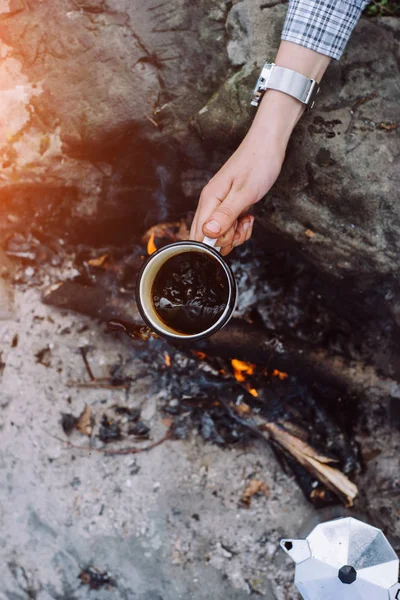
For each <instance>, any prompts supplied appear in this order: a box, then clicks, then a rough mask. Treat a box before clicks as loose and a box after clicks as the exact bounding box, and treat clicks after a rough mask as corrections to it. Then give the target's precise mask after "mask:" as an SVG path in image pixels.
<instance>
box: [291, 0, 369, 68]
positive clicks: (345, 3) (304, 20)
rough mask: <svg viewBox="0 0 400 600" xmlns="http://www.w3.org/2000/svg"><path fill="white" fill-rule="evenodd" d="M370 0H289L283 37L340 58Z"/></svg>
mask: <svg viewBox="0 0 400 600" xmlns="http://www.w3.org/2000/svg"><path fill="white" fill-rule="evenodd" d="M368 2H369V0H353V1H352V2H351V1H350V0H289V7H288V12H287V15H286V20H285V24H284V26H283V31H282V40H285V41H287V42H293V43H295V44H300V46H305V47H306V48H310V50H315V51H316V52H319V53H320V54H325V55H327V56H330V57H331V58H335V59H339V58H340V57H341V56H342V53H343V51H344V49H345V47H346V44H347V42H348V40H349V38H350V36H351V34H352V31H353V29H354V27H355V26H356V24H357V22H358V20H359V18H360V16H361V13H362V11H363V8H364V7H365V6H366V5H367V4H368Z"/></svg>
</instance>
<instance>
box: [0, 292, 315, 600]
mask: <svg viewBox="0 0 400 600" xmlns="http://www.w3.org/2000/svg"><path fill="white" fill-rule="evenodd" d="M81 346H89V347H90V348H91V351H90V353H89V359H90V363H91V366H92V369H93V371H94V373H95V375H96V376H98V377H99V376H104V375H106V374H107V368H108V367H109V366H111V365H113V364H115V363H116V362H118V361H119V360H120V359H121V357H122V359H123V360H124V361H127V362H129V364H130V367H129V368H130V375H131V376H133V377H135V374H136V376H137V377H138V378H137V381H136V383H135V384H134V385H133V386H132V388H131V390H130V391H129V392H126V390H108V389H86V388H80V387H77V386H74V385H72V386H71V382H82V381H87V373H86V370H85V367H84V364H83V361H82V356H81V354H80V352H79V347H81ZM0 347H1V352H2V355H1V356H2V362H3V363H4V364H5V366H4V369H3V372H2V375H0V378H1V379H0V381H1V389H0V402H1V412H0V419H1V421H0V428H1V431H2V435H1V438H0V465H1V470H2V473H1V476H0V482H1V483H0V490H1V491H0V494H1V498H0V502H1V509H0V530H1V534H0V548H1V549H0V560H1V562H2V564H3V565H4V566H3V569H2V578H1V583H0V598H1V600H3V599H4V600H5V599H7V600H20V599H21V600H22V599H25V598H35V599H37V600H46V599H50V598H54V599H57V600H61V599H63V600H67V599H68V600H73V599H77V600H78V599H83V598H98V599H102V598H116V599H119V598H127V599H128V598H129V599H131V598H132V599H138V600H139V599H140V600H161V599H162V600H176V599H177V598H195V599H196V600H201V599H203V598H204V599H205V598H210V597H213V598H216V599H218V598H226V597H229V598H231V599H241V598H245V597H247V596H248V595H249V594H251V593H256V594H257V593H258V594H261V595H263V596H264V597H265V598H271V599H273V598H276V599H278V600H283V599H286V598H295V597H296V594H295V593H294V589H293V587H292V584H291V581H292V574H293V569H292V567H291V566H289V564H290V563H289V559H288V558H287V557H286V556H285V555H284V554H283V552H281V551H280V550H279V539H280V538H281V537H285V536H294V535H296V534H297V533H298V532H299V530H300V528H301V526H302V524H303V525H304V523H307V522H310V519H311V521H313V519H316V518H318V517H317V516H316V511H314V509H313V508H312V507H311V506H310V505H309V504H308V503H307V502H306V501H305V499H304V498H303V495H302V493H301V491H300V490H299V488H298V486H297V485H296V483H295V482H294V480H293V479H291V478H290V477H288V476H286V475H285V474H284V473H283V472H282V469H281V466H280V465H279V464H278V463H277V461H276V459H275V457H274V455H273V453H272V451H271V450H269V449H268V448H265V447H264V446H259V445H258V444H257V443H254V444H253V445H252V446H250V448H249V449H248V450H247V451H243V449H236V448H229V449H222V448H219V447H216V446H213V445H210V444H206V443H205V442H204V441H203V440H202V439H201V438H200V437H199V436H198V435H196V434H195V433H193V435H192V437H191V439H190V441H175V440H168V441H166V442H165V443H164V444H162V445H160V446H159V447H157V448H154V449H153V450H151V451H150V452H148V453H143V454H139V455H137V456H133V455H130V456H129V455H128V456H104V455H103V454H100V453H97V452H92V453H90V452H88V451H82V450H76V449H73V448H70V447H67V446H66V444H64V443H62V441H60V439H56V438H55V437H54V436H56V437H57V438H65V435H64V433H63V430H62V428H61V424H60V420H61V413H63V412H72V413H73V414H76V415H79V413H80V412H81V411H82V409H83V408H84V406H85V404H87V405H88V406H89V407H90V408H91V409H92V414H93V415H94V417H95V419H96V421H97V423H98V421H99V419H100V417H101V415H102V414H103V413H104V412H105V411H107V409H109V408H110V407H111V406H112V405H114V404H120V405H129V406H130V407H139V406H140V407H141V408H142V419H143V420H144V421H145V422H146V423H147V424H148V425H149V426H150V428H151V438H152V439H155V440H156V439H158V438H161V437H162V436H163V434H164V433H165V424H163V422H162V417H161V415H160V414H159V412H158V410H157V405H158V401H159V399H160V398H162V397H163V391H162V390H158V389H157V381H156V380H154V377H151V376H149V375H146V374H145V373H144V372H143V363H142V362H141V360H140V359H139V358H137V357H135V348H134V347H132V346H131V345H130V344H129V342H128V343H126V344H124V343H121V340H120V339H118V338H115V337H113V336H111V335H110V334H107V333H106V332H105V328H104V326H98V325H96V324H94V323H93V322H92V321H90V320H89V319H85V318H83V317H80V316H76V315H73V314H68V313H65V314H62V313H60V312H59V311H56V310H54V309H52V308H50V307H46V306H44V305H43V304H42V303H41V302H40V295H39V292H38V290H36V289H32V288H31V289H26V290H25V291H22V290H16V292H15V298H14V314H13V316H12V317H11V318H8V319H7V320H3V321H1V322H0ZM44 349H46V350H45V351H43V350H44ZM41 351H42V352H41ZM87 440H88V438H86V437H85V436H83V435H81V434H79V433H78V432H76V433H74V434H73V435H72V437H71V441H72V442H73V443H74V444H76V445H86V444H87ZM125 445H126V444H125ZM253 477H258V478H260V479H262V480H263V481H265V482H266V484H267V485H268V487H269V489H270V494H269V497H266V496H265V495H263V494H261V495H259V496H256V497H254V498H253V500H252V503H251V506H250V508H247V509H246V508H242V507H241V506H240V498H241V495H242V493H243V491H244V489H245V487H246V485H247V482H248V481H249V479H250V478H253ZM309 528H310V527H309ZM88 568H93V569H97V570H98V571H99V572H100V573H103V574H104V573H106V574H107V575H105V576H104V578H103V579H105V580H107V577H108V578H109V579H111V583H109V584H108V585H104V586H103V587H100V589H98V590H91V589H90V586H89V585H88V584H85V583H82V581H81V579H80V577H79V576H80V574H81V573H82V571H84V570H85V569H86V570H87V569H88ZM92 574H93V572H92ZM93 577H94V576H93ZM94 579H96V578H95V577H94ZM96 581H97V580H96ZM96 581H95V583H94V585H95V584H96Z"/></svg>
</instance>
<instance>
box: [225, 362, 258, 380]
mask: <svg viewBox="0 0 400 600" xmlns="http://www.w3.org/2000/svg"><path fill="white" fill-rule="evenodd" d="M231 365H232V367H233V374H234V376H235V379H236V381H246V377H245V375H253V373H254V369H255V367H256V366H255V365H252V364H251V363H246V362H243V361H241V360H237V359H236V358H234V359H232V361H231Z"/></svg>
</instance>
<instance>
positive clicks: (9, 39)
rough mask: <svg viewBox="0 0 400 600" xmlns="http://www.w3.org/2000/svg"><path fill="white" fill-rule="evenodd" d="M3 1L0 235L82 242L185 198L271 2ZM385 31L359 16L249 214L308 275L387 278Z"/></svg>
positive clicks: (273, 16)
mask: <svg viewBox="0 0 400 600" xmlns="http://www.w3.org/2000/svg"><path fill="white" fill-rule="evenodd" d="M3 4H4V5H2V7H1V8H2V10H3V11H5V12H4V18H3V19H2V20H1V21H0V33H1V39H2V45H1V49H0V52H1V56H2V58H3V61H2V66H1V73H0V81H1V90H0V92H1V95H2V103H1V122H2V123H3V126H2V130H1V131H0V152H1V157H2V161H3V162H2V167H3V169H2V177H1V181H0V185H1V187H2V193H3V197H4V201H3V205H2V208H3V211H4V212H3V215H2V216H0V232H1V231H2V232H3V233H2V236H3V237H4V232H5V231H8V230H9V229H10V227H12V228H18V226H19V227H21V228H22V227H23V226H24V223H25V222H26V220H28V221H32V219H33V220H35V219H37V220H38V221H39V220H40V218H42V220H43V219H45V217H47V218H48V227H51V228H52V229H53V230H54V231H57V233H58V234H59V235H63V234H69V235H70V236H71V235H72V233H73V234H74V235H75V239H76V240H77V239H79V238H82V237H84V236H85V235H86V236H87V241H89V243H101V241H104V240H108V241H110V239H112V240H115V239H118V237H119V238H120V239H126V237H129V232H130V231H133V232H135V231H136V232H137V231H140V230H143V229H144V228H145V227H146V226H147V225H148V224H149V223H153V222H155V221H157V220H162V219H164V218H167V217H169V216H170V215H171V214H172V213H174V214H177V213H181V212H183V211H185V210H187V208H188V207H192V208H194V207H195V204H196V200H197V197H198V193H199V192H200V191H201V188H202V186H203V185H204V184H205V183H206V182H207V181H208V179H209V178H210V177H211V176H212V174H213V173H214V172H215V171H216V170H217V169H218V167H219V166H220V165H221V164H222V163H223V162H224V160H225V159H226V158H227V157H228V156H229V154H230V152H231V151H232V150H233V149H234V148H235V146H236V145H237V144H238V143H239V141H240V139H241V138H242V137H243V135H244V134H245V132H246V130H247V128H248V126H249V124H250V122H251V118H252V114H253V113H252V109H251V108H250V107H249V104H248V99H249V89H250V88H251V87H252V85H253V84H254V80H255V76H256V73H257V71H258V69H259V68H260V66H261V65H262V63H263V62H264V60H265V59H266V58H269V57H273V56H274V54H275V51H276V48H277V46H278V44H279V36H280V30H281V26H282V23H283V19H284V15H285V10H286V7H285V4H283V3H278V4H277V3H266V2H263V0H257V1H250V0H242V1H240V2H235V3H234V4H233V5H232V6H231V4H230V3H229V2H226V1H224V0H207V2H206V3H201V5H200V4H198V3H191V2H189V1H188V0H174V2H173V3H169V4H165V3H162V2H161V3H160V2H157V1H156V0H154V1H153V2H150V3H139V2H129V3H126V2H124V1H123V0H108V1H107V2H106V1H105V0H104V1H103V0H57V1H54V2H52V3H51V6H50V5H49V4H48V3H45V2H37V3H32V2H24V3H22V2H21V3H19V2H17V3H15V2H4V3H3ZM398 30H399V22H398V20H396V19H393V18H380V19H379V20H377V21H371V20H367V19H362V20H361V22H360V24H359V26H358V27H357V29H356V31H355V33H354V35H353V38H352V40H351V42H350V44H349V46H348V49H347V51H346V53H345V55H344V57H343V59H342V60H341V61H340V62H339V63H337V62H335V63H333V64H332V65H331V66H330V67H329V69H328V72H327V75H326V77H325V80H324V85H323V89H322V93H321V95H320V97H319V100H318V104H317V108H316V110H314V111H313V112H311V113H308V114H307V115H306V116H305V117H304V118H303V119H302V120H301V122H300V124H299V125H298V127H297V130H296V132H295V134H294V136H293V139H292V143H291V145H290V147H289V150H288V155H287V160H286V164H285V166H284V169H283V171H282V174H281V176H280V178H279V180H278V183H277V184H276V185H275V186H274V188H273V190H272V191H271V193H270V194H268V196H267V198H266V199H265V200H264V201H262V202H261V203H260V204H259V205H258V214H259V221H260V222H262V223H263V225H264V226H266V227H267V228H268V229H269V230H270V231H274V232H278V233H279V234H280V235H281V236H283V237H284V238H286V239H287V240H288V241H289V242H291V243H293V242H294V244H295V245H296V247H297V248H298V249H299V250H300V251H301V252H303V253H304V254H305V255H306V256H307V257H308V258H309V259H310V260H311V261H313V262H314V263H315V264H316V265H317V266H318V267H319V268H320V269H322V270H323V271H325V272H326V273H329V274H331V275H332V276H336V277H346V278H353V279H354V278H355V279H356V280H358V281H361V282H363V283H365V282H369V283H371V282H376V281H377V280H378V279H379V278H381V277H382V276H386V277H389V278H395V277H396V276H397V274H398V264H397V259H396V257H397V256H398V253H399V250H400V248H399V244H400V241H399V240H400V216H399V206H398V202H397V195H398V194H397V189H398V186H399V169H398V167H397V156H398V153H399V129H398V128H396V124H397V122H398V120H399V117H400V115H399V109H398V106H399V102H400V98H399V97H400V76H399V68H398V57H399V53H400V50H399V42H398ZM10 219H11V221H10ZM24 219H25V220H24ZM11 223H12V224H11ZM18 223H19V225H18ZM87 223H89V224H90V226H89V227H87ZM95 229H96V231H94V230H95ZM307 229H311V230H312V231H313V232H314V233H315V235H314V236H313V237H312V238H310V237H307V236H305V231H306V230H307ZM121 232H122V233H121ZM119 233H120V235H119Z"/></svg>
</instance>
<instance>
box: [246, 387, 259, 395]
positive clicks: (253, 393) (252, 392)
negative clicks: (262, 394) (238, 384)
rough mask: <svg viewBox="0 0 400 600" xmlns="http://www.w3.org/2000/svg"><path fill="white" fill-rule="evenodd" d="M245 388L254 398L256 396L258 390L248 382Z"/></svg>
mask: <svg viewBox="0 0 400 600" xmlns="http://www.w3.org/2000/svg"><path fill="white" fill-rule="evenodd" d="M246 390H247V391H248V392H249V394H251V395H252V396H253V397H254V398H258V392H257V390H256V389H255V388H252V387H251V385H250V384H247V385H246Z"/></svg>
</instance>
